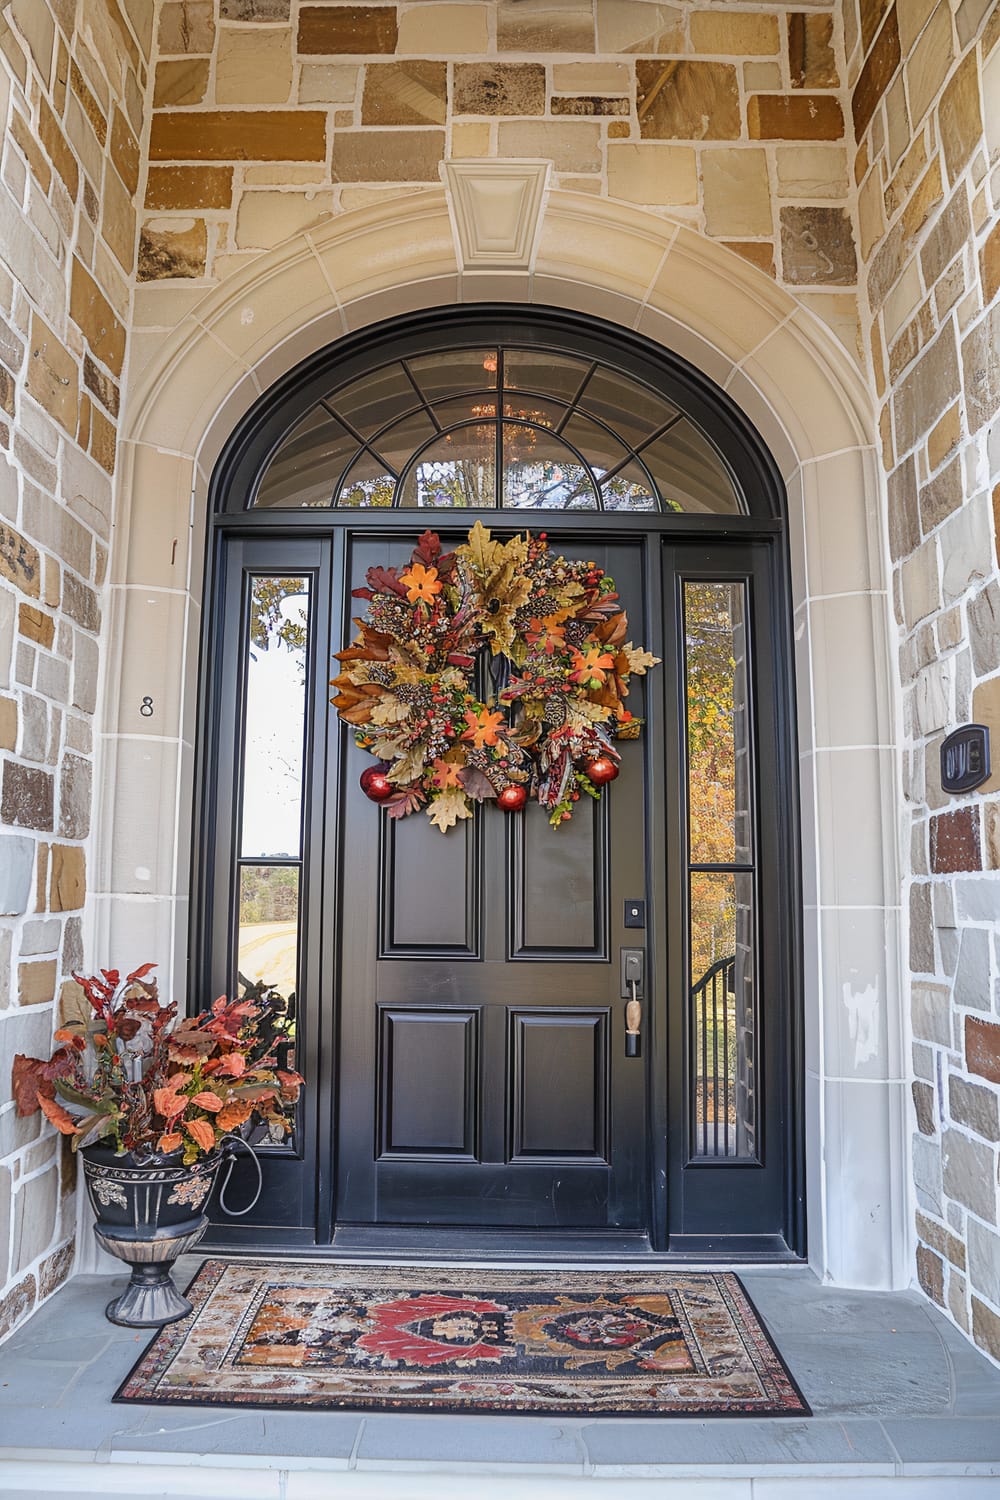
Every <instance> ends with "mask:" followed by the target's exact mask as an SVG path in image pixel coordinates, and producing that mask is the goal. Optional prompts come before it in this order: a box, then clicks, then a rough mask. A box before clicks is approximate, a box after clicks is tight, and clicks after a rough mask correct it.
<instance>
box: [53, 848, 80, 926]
mask: <svg viewBox="0 0 1000 1500" xmlns="http://www.w3.org/2000/svg"><path fill="white" fill-rule="evenodd" d="M49 878H50V882H51V884H50V895H49V910H50V911H79V910H80V908H81V907H82V906H83V902H84V897H85V896H86V894H87V856H86V853H85V851H84V850H83V849H82V848H81V847H80V846H79V845H78V844H53V845H52V860H51V873H50V877H49Z"/></svg>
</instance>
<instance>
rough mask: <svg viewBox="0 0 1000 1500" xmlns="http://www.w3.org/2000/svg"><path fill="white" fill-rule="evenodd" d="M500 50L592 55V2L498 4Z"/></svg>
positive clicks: (555, 0)
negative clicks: (588, 53)
mask: <svg viewBox="0 0 1000 1500" xmlns="http://www.w3.org/2000/svg"><path fill="white" fill-rule="evenodd" d="M496 24H497V50H498V51H500V52H532V53H536V52H593V50H594V7H593V5H592V4H591V0H539V3H537V4H535V5H533V6H531V7H530V8H529V7H527V6H525V5H523V4H521V3H520V0H499V3H498V5H497V18H496Z"/></svg>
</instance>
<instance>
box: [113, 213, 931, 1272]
mask: <svg viewBox="0 0 1000 1500" xmlns="http://www.w3.org/2000/svg"><path fill="white" fill-rule="evenodd" d="M481 300H490V301H507V300H509V301H517V302H519V303H535V304H543V305H554V306H571V307H574V308H576V309H578V310H582V311H584V312H590V313H592V314H594V315H595V316H599V317H602V318H604V319H607V320H608V321H611V322H614V323H617V324H619V325H621V326H623V327H627V328H634V329H636V330H638V331H639V332H641V333H643V334H645V335H646V336H648V337H649V338H651V339H653V340H655V341H657V342H659V343H661V344H663V345H665V346H666V347H668V348H670V349H673V350H675V351H676V352H677V353H679V354H681V355H682V356H683V357H684V358H686V359H688V360H689V361H690V362H691V363H692V364H694V365H695V366H697V367H698V368H699V369H700V370H702V371H703V372H704V373H705V374H706V375H708V376H709V377H710V378H712V379H714V380H715V381H716V382H717V383H718V384H719V385H721V386H722V387H723V388H724V389H725V390H727V391H728V392H729V394H730V395H731V396H732V397H733V398H734V400H735V401H736V402H737V404H738V405H739V406H740V407H741V408H742V409H743V411H744V412H745V413H746V415H747V416H748V417H749V419H750V420H751V421H752V422H753V423H754V424H755V425H756V427H757V429H758V431H759V432H760V433H761V435H762V437H763V439H764V441H765V442H766V443H767V444H768V445H769V447H770V449H771V452H772V453H773V455H774V457H775V460H776V462H777V463H778V466H779V468H780V470H781V472H782V475H783V477H784V479H785V483H786V486H787V490H788V500H789V523H790V533H791V543H792V584H793V597H794V601H795V637H796V676H797V690H798V711H799V745H800V781H799V788H798V792H799V795H800V797H801V802H802V829H803V851H802V852H803V869H804V903H805V976H804V984H805V997H804V998H805V1006H804V1010H805V1030H806V1035H805V1056H806V1079H805V1098H806V1137H807V1183H806V1188H807V1198H808V1211H809V1220H810V1226H811V1228H810V1247H811V1248H810V1258H811V1260H812V1262H813V1264H814V1266H815V1268H816V1270H817V1271H818V1272H819V1274H821V1275H823V1276H825V1277H827V1278H829V1279H831V1280H832V1281H834V1282H836V1283H838V1284H841V1285H853V1286H863V1287H887V1286H893V1285H906V1284H908V1281H909V1257H908V1253H907V1234H908V1229H907V1215H906V1204H907V1185H906V1184H907V1171H906V1162H907V1156H906V1150H907V1147H906V1131H905V1113H906V1101H905V1083H904V1081H903V1080H902V1078H901V1076H900V1074H901V1072H902V1069H903V1056H904V1053H903V1040H904V1030H905V1023H904V1018H903V1016H902V1014H901V1006H900V991H899V983H898V974H897V970H898V953H899V937H898V924H899V895H898V891H899V878H898V872H897V868H896V847H895V845H896V819H897V817H898V806H899V798H898V793H897V790H896V786H897V769H896V756H895V750H894V744H895V739H896V718H895V715H896V705H895V692H894V688H893V685H892V675H891V669H890V665H889V656H888V653H887V650H886V645H885V632H886V628H887V623H888V609H887V600H886V594H885V585H884V579H883V545H882V533H883V525H884V523H883V507H882V500H881V479H880V472H879V466H878V463H877V457H876V449H875V446H874V444H875V437H874V418H873V402H872V399H871V396H870V393H869V391H868V389H867V387H866V385H865V383H864V381H863V380H862V378H861V376H860V374H859V372H858V370H857V368H856V367H855V366H854V365H853V364H852V362H851V360H850V358H849V356H848V355H847V354H846V352H845V351H844V350H843V348H842V347H841V346H840V345H839V344H838V343H837V341H836V340H835V339H834V338H833V336H832V335H831V334H830V333H829V331H828V330H827V329H826V328H825V327H824V325H822V324H821V323H820V322H819V321H818V320H817V319H815V318H814V316H813V315H812V314H811V313H809V312H807V311H805V310H804V309H803V308H801V307H800V306H799V305H798V304H797V303H796V302H795V300H794V298H792V297H791V296H789V295H788V294H787V293H785V292H783V291H782V290H780V289H779V288H777V287H776V286H775V285H774V284H773V283H772V282H771V281H770V280H769V279H768V278H767V277H766V276H764V275H763V274H762V273H761V272H759V271H757V270H755V269H754V268H753V267H751V266H749V265H748V264H746V263H745V262H743V261H742V260H741V259H740V258H739V257H737V256H736V255H735V254H733V253H732V252H729V251H727V250H725V249H723V248H721V247H720V246H718V245H716V244H713V243H711V242H709V241H707V240H703V239H701V238H700V237H699V236H698V235H697V234H695V233H694V232H693V231H691V230H689V229H687V228H686V227H683V226H679V225H677V224H674V223H672V222H670V221H668V220H666V219H664V218H661V217H658V216H656V215H653V214H649V213H645V212H642V211H640V210H636V209H631V208H627V207H625V206H622V205H620V204H614V203H609V202H606V201H603V200H598V199H595V198H592V197H589V196H583V195H576V194H572V193H566V192H553V193H551V194H550V195H549V196H548V198H547V199H542V198H541V197H540V198H539V217H538V222H537V225H536V233H535V236H534V240H533V246H532V248H531V251H530V255H527V256H526V257H525V262H524V264H523V266H522V267H521V268H519V269H509V268H499V269H493V270H490V269H476V270H473V269H470V268H469V266H468V264H467V263H465V262H464V261H463V260H462V259H461V258H460V243H459V242H457V238H456V235H455V233H454V232H453V221H452V218H451V216H450V214H449V203H448V198H447V196H446V194H445V192H443V191H429V192H423V193H419V194H414V195H413V196H410V197H406V198H403V199H400V200H398V201H397V202H393V203H391V204H384V203H383V204H379V205H378V206H376V207H369V208H366V209H361V210H358V211H356V212H353V213H350V214H345V215H343V216H341V217H339V218H337V219H333V220H326V221H324V222H323V223H322V224H320V225H318V226H317V227H315V228H314V229H311V230H307V231H305V232H303V233H302V234H299V235H297V236H295V237H293V238H292V239H291V240H289V241H287V242H286V243H285V244H284V245H282V246H281V247H279V248H278V249H276V250H275V251H273V252H271V253H270V254H268V255H265V256H261V257H260V258H259V259H258V260H256V261H255V262H254V263H253V264H252V265H251V266H250V267H248V268H246V269H245V270H243V271H240V272H238V273H236V274H235V275H234V276H232V277H231V278H230V279H229V280H228V281H226V282H225V283H224V284H223V285H222V286H220V287H218V288H217V289H215V290H213V291H211V292H209V293H208V294H206V296H205V297H204V298H203V300H202V301H200V302H199V303H198V304H197V305H196V306H195V307H194V309H193V311H192V312H190V313H189V315H188V316H187V317H186V318H185V319H184V320H183V322H182V323H181V324H180V325H179V326H178V327H177V328H176V329H175V330H174V331H173V332H172V333H171V334H170V335H168V336H167V337H166V338H165V339H163V340H158V341H157V343H156V348H155V351H154V353H153V356H152V358H151V359H150V361H149V363H148V364H147V366H146V368H145V369H144V370H143V371H142V373H141V374H139V375H138V376H136V375H133V384H132V389H131V393H130V397H129V401H128V405H127V409H126V412H125V416H124V422H123V427H122V453H123V464H122V470H121V481H120V490H119V514H118V518H117V525H116V549H115V555H114V559H113V567H112V576H111V583H112V593H113V600H112V607H111V609H110V610H109V612H108V627H107V628H108V642H107V648H106V649H107V660H108V668H107V677H106V694H105V701H104V731H105V733H104V737H103V741H102V743H103V764H102V768H101V775H102V785H103V787H104V795H103V797H102V799H101V805H100V825H99V828H98V834H97V849H96V869H95V875H96V881H97V884H96V892H97V894H96V899H95V902H94V906H93V914H92V922H94V923H95V924H96V931H95V932H94V933H93V938H94V940H95V942H96V946H97V948H99V949H100V951H108V952H110V951H114V952H115V953H116V955H118V956H119V958H120V960H121V962H125V963H127V962H129V961H130V960H131V959H133V958H136V959H138V958H140V957H147V956H148V955H149V953H150V952H157V953H160V954H170V955H172V964H171V965H168V964H164V965H163V969H164V981H165V983H166V984H169V982H170V980H171V978H174V977H175V976H181V975H183V973H184V970H185V960H184V954H185V950H186V940H187V926H188V914H187V869H188V850H189V831H190V821H191V808H192V766H193V736H194V730H195V719H196V678H197V647H198V641H199V639H200V607H201V592H202V572H203V563H204V555H203V553H204V545H203V544H204V518H205V510H206V503H207V490H208V483H209V478H210V474H211V470H212V466H213V464H214V461H215V459H216V457H217V455H218V453H219V451H220V449H221V447H222V444H223V443H224V441H225V439H226V437H227V436H228V435H229V433H230V432H231V430H232V428H233V427H234V425H235V423H236V422H237V420H238V418H239V417H240V416H241V415H242V414H243V412H244V411H245V410H246V409H247V408H248V407H249V406H250V404H251V403H252V402H253V401H254V400H255V399H256V397H257V396H258V395H259V394H260V393H261V392H262V391H264V390H265V389H266V388H267V387H268V386H269V385H270V384H271V383H272V382H273V381H274V380H276V379H277V378H278V377H279V376H280V375H282V374H283V373H284V372H285V371H287V370H288V369H290V368H291V367H292V366H294V365H295V364H297V363H298V362H299V361H300V360H302V359H303V358H305V357H306V356H307V355H309V354H311V353H312V352H314V351H315V350H316V349H319V348H321V347H323V346H324V345H326V344H328V343H330V342H332V341H333V340H334V339H336V338H338V337H339V336H341V335H342V334H343V333H345V332H348V331H351V330H354V329H359V328H363V327H364V326H366V325H368V324H371V323H374V322H376V321H379V320H381V319H383V318H387V317H390V316H395V315H398V314H400V313H403V312H407V311H413V310H417V309H420V308H426V307H432V306H441V305H447V304H454V303H456V302H463V301H481ZM164 641H168V642H169V643H170V648H169V649H166V650H164V644H163V643H164ZM147 643H148V648H147ZM144 697H148V698H150V699H151V700H152V702H153V704H154V706H155V716H154V717H152V718H149V717H143V716H140V713H139V706H140V703H141V701H142V699H143V698H144ZM165 788H169V789H170V794H169V795H164V789H165ZM151 809H152V810H153V811H150V810H151ZM168 968H170V969H171V970H172V972H170V973H168V972H166V971H167V970H168Z"/></svg>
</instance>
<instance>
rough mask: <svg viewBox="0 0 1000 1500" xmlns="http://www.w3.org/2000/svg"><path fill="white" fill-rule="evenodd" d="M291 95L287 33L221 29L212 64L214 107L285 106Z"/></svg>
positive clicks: (289, 39)
mask: <svg viewBox="0 0 1000 1500" xmlns="http://www.w3.org/2000/svg"><path fill="white" fill-rule="evenodd" d="M286 14H287V11H286ZM291 91H292V33H291V31H290V30H287V29H281V30H277V29H274V30H272V29H271V28H268V29H267V30H266V31H258V30H252V31H236V30H234V29H233V28H232V27H228V26H227V27H224V28H223V30H222V32H221V33H220V35H219V47H218V55H217V57H216V63H215V102H216V103H217V104H284V103H285V101H286V100H287V98H288V96H289V94H290V93H291Z"/></svg>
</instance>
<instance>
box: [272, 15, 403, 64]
mask: <svg viewBox="0 0 1000 1500" xmlns="http://www.w3.org/2000/svg"><path fill="white" fill-rule="evenodd" d="M397 37H398V26H397V22H396V7H395V6H394V5H340V6H331V7H329V8H328V7H327V6H319V5H304V6H303V7H302V9H301V10H300V12H299V30H298V43H297V47H298V51H299V53H300V54H302V55H303V56H306V55H322V56H329V57H340V56H344V55H345V54H349V53H370V52H395V50H396V41H397Z"/></svg>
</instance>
